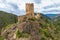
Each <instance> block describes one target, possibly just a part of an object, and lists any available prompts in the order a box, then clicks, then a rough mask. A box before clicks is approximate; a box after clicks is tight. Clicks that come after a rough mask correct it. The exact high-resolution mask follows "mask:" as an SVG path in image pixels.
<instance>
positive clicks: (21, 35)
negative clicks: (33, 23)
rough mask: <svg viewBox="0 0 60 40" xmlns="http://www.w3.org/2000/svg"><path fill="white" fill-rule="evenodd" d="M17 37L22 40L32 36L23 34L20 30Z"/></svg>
mask: <svg viewBox="0 0 60 40" xmlns="http://www.w3.org/2000/svg"><path fill="white" fill-rule="evenodd" d="M16 36H17V37H18V38H20V37H25V38H28V37H29V36H30V34H28V33H22V32H19V30H18V31H17V33H16Z"/></svg>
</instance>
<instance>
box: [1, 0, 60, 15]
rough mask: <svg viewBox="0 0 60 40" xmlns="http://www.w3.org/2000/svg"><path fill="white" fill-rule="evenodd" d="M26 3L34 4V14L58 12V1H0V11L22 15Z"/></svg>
mask: <svg viewBox="0 0 60 40" xmlns="http://www.w3.org/2000/svg"><path fill="white" fill-rule="evenodd" d="M26 3H34V12H41V13H45V14H46V13H48V12H50V13H53V12H54V13H57V12H58V13H59V12H60V10H59V9H60V0H0V10H3V11H7V12H11V13H13V14H16V15H24V14H25V9H26V8H25V4H26Z"/></svg>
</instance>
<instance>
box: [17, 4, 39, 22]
mask: <svg viewBox="0 0 60 40" xmlns="http://www.w3.org/2000/svg"><path fill="white" fill-rule="evenodd" d="M32 17H35V18H36V19H39V17H40V13H37V14H36V15H35V13H34V4H33V3H26V15H23V16H19V17H18V22H22V21H25V20H27V19H29V18H32Z"/></svg>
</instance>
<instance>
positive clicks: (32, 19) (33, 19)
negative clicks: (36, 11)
mask: <svg viewBox="0 0 60 40" xmlns="http://www.w3.org/2000/svg"><path fill="white" fill-rule="evenodd" d="M28 20H31V21H35V20H36V18H35V17H33V18H29V19H28Z"/></svg>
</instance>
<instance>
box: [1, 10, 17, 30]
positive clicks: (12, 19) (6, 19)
mask: <svg viewBox="0 0 60 40" xmlns="http://www.w3.org/2000/svg"><path fill="white" fill-rule="evenodd" d="M16 22H17V15H14V14H11V13H7V12H4V11H0V30H1V29H2V28H3V27H6V26H8V25H11V24H14V23H16Z"/></svg>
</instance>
